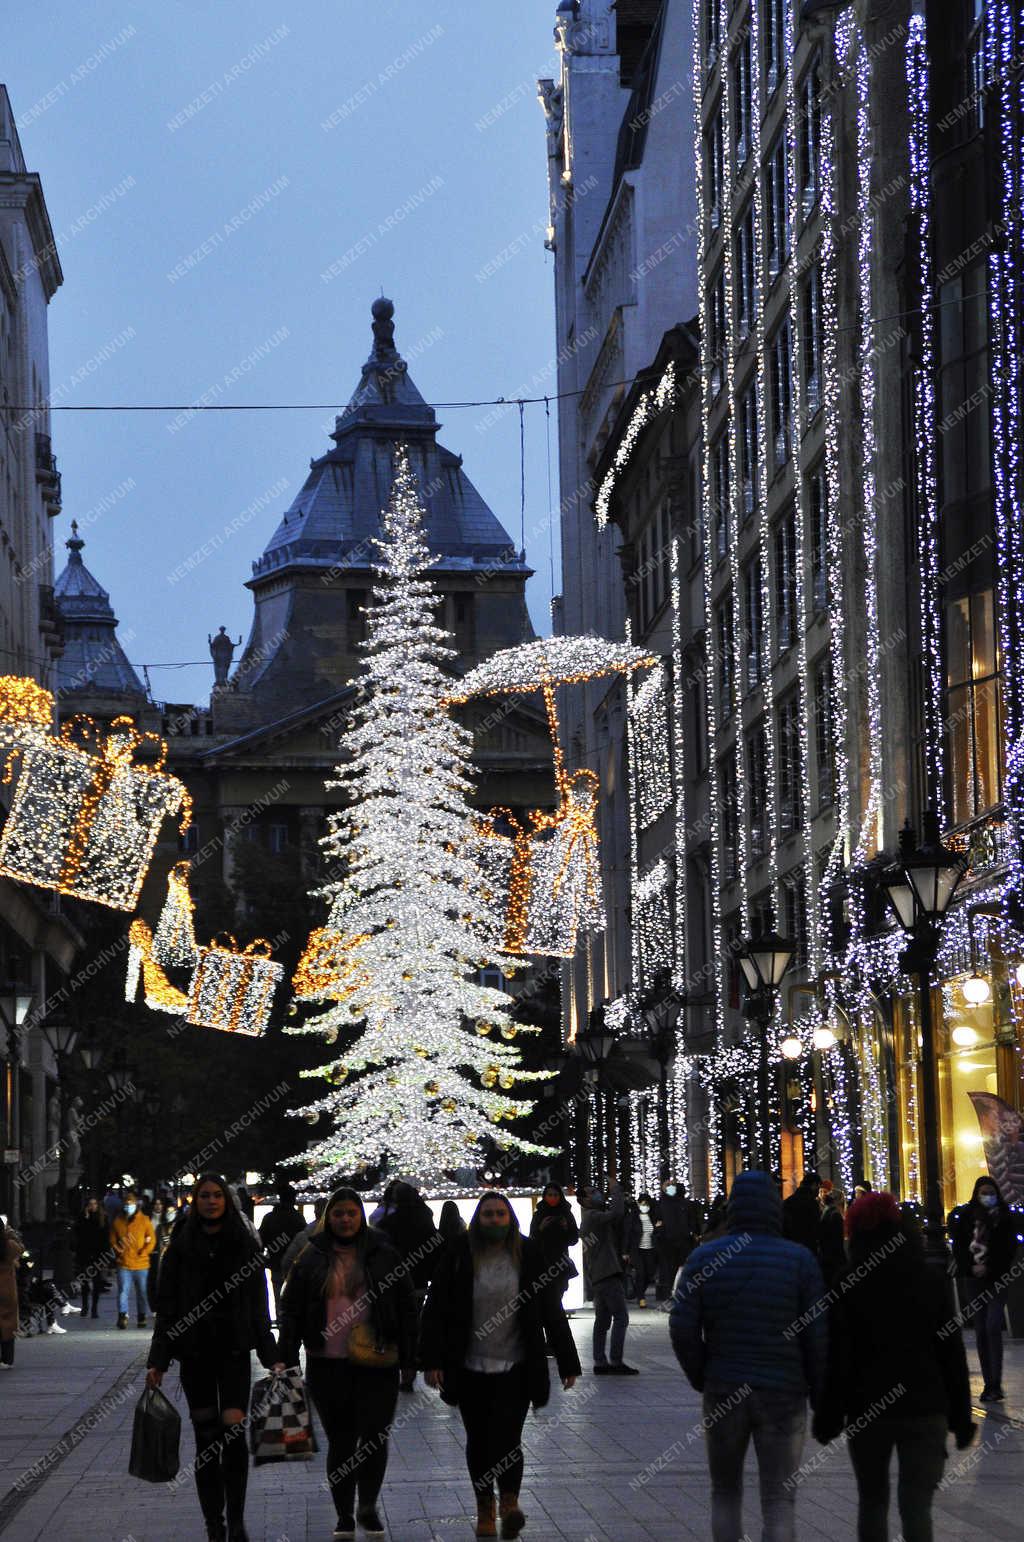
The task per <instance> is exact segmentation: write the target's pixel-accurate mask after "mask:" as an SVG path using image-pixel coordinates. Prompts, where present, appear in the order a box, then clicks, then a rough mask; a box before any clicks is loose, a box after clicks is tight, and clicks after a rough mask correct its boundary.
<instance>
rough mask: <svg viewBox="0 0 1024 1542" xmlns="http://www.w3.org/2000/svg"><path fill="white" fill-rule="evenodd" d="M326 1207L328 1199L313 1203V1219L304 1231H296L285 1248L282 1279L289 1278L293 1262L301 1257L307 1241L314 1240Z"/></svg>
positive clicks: (282, 1260) (282, 1261)
mask: <svg viewBox="0 0 1024 1542" xmlns="http://www.w3.org/2000/svg"><path fill="white" fill-rule="evenodd" d="M326 1209H327V1201H326V1199H318V1200H316V1202H315V1203H314V1205H313V1219H312V1220H311V1221H310V1222H309V1225H308V1226H304V1227H303V1229H302V1231H297V1232H296V1233H295V1236H294V1237H293V1238H292V1240H291V1241H290V1242H289V1244H288V1246H287V1247H286V1248H285V1250H284V1257H283V1258H282V1259H281V1278H282V1280H286V1279H287V1278H288V1273H289V1270H290V1269H291V1267H292V1264H293V1263H294V1262H295V1260H296V1259H297V1258H298V1257H299V1255H300V1254H301V1253H302V1252H303V1251H304V1249H305V1247H306V1245H307V1243H309V1242H310V1241H311V1240H312V1238H313V1237H314V1236H315V1235H316V1233H317V1229H318V1227H319V1223H320V1219H321V1217H322V1215H323V1213H324V1211H325V1210H326Z"/></svg>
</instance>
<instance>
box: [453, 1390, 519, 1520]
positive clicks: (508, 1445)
mask: <svg viewBox="0 0 1024 1542" xmlns="http://www.w3.org/2000/svg"><path fill="white" fill-rule="evenodd" d="M529 1408H530V1394H529V1391H528V1388H527V1380H526V1366H525V1365H514V1366H513V1367H512V1369H511V1370H510V1371H495V1372H491V1373H489V1374H485V1373H484V1372H483V1371H467V1370H461V1371H460V1372H459V1413H460V1414H461V1415H462V1423H463V1425H464V1426H465V1430H466V1466H467V1467H468V1468H469V1476H470V1477H471V1478H472V1480H473V1488H474V1489H475V1490H476V1493H477V1495H478V1497H480V1498H485V1497H486V1496H487V1495H489V1494H493V1493H494V1485H495V1483H497V1485H498V1493H499V1494H518V1493H519V1490H520V1488H521V1486H522V1482H523V1447H522V1439H523V1425H524V1424H525V1423H526V1415H527V1413H528V1411H529Z"/></svg>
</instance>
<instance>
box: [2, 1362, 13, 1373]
mask: <svg viewBox="0 0 1024 1542" xmlns="http://www.w3.org/2000/svg"><path fill="white" fill-rule="evenodd" d="M13 1370H14V1366H13V1365H8V1364H7V1361H6V1360H0V1371H13Z"/></svg>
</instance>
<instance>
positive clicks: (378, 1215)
mask: <svg viewBox="0 0 1024 1542" xmlns="http://www.w3.org/2000/svg"><path fill="white" fill-rule="evenodd" d="M402 1181H403V1180H402V1179H401V1178H392V1180H391V1182H390V1183H389V1184H388V1186H387V1188H386V1189H385V1190H384V1193H383V1194H382V1195H381V1197H380V1204H379V1205H377V1207H376V1208H375V1209H374V1210H372V1211H371V1213H370V1221H369V1224H370V1225H371V1226H379V1225H380V1223H381V1221H383V1219H384V1217H385V1216H386V1215H390V1214H391V1213H392V1211H393V1210H394V1208H395V1190H396V1189H397V1187H398V1185H399V1184H400V1183H401V1182H402Z"/></svg>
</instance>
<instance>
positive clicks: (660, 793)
mask: <svg viewBox="0 0 1024 1542" xmlns="http://www.w3.org/2000/svg"><path fill="white" fill-rule="evenodd" d="M629 721H630V730H631V733H632V745H633V751H632V754H631V757H630V770H631V776H632V781H633V787H634V790H635V796H636V803H637V819H638V821H639V825H640V828H641V829H646V828H647V826H648V825H652V824H653V823H654V821H655V820H656V819H658V818H659V817H660V816H661V815H662V814H663V813H664V812H665V810H666V809H667V808H669V807H670V805H671V803H672V776H671V766H672V760H671V753H670V747H669V723H668V686H667V680H666V676H665V670H664V667H662V668H660V669H658V670H656V671H652V673H651V674H649V675H648V676H647V678H646V679H645V680H644V681H643V683H642V684H641V685H640V687H639V688H638V690H637V691H636V694H635V695H634V696H633V698H632V700H631V701H630V704H629Z"/></svg>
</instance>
